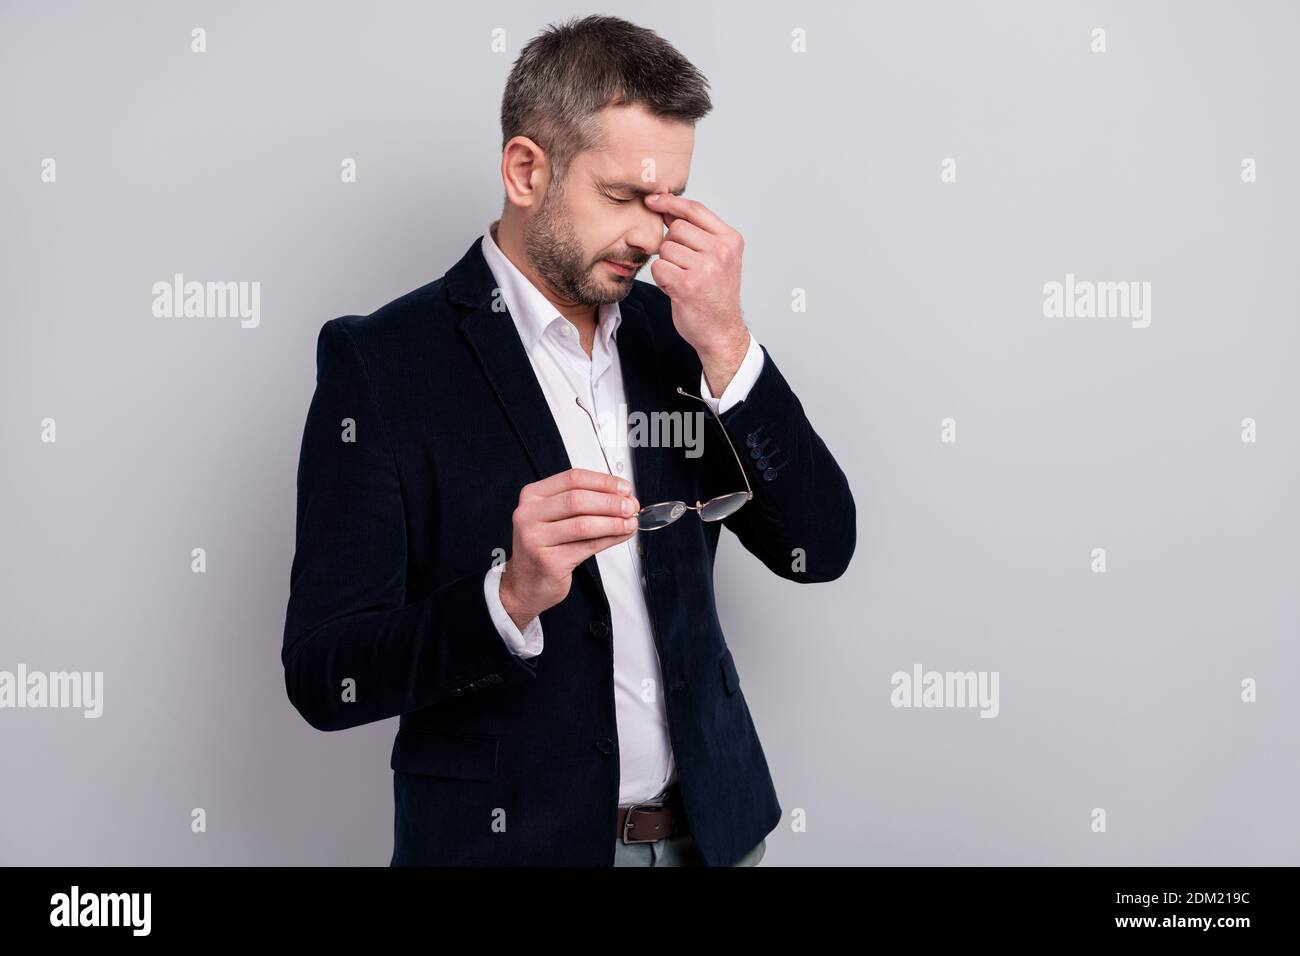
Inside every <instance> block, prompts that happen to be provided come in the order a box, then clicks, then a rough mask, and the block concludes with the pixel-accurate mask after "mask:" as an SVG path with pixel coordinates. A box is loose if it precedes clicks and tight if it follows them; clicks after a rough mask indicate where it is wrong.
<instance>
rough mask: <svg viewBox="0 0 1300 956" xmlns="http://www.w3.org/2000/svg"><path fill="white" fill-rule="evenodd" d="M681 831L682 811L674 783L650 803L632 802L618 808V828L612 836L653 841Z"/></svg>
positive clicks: (684, 829)
mask: <svg viewBox="0 0 1300 956" xmlns="http://www.w3.org/2000/svg"><path fill="white" fill-rule="evenodd" d="M684 833H686V813H685V810H684V809H683V808H682V797H681V790H680V789H679V788H678V786H677V784H676V783H674V784H673V785H672V786H671V787H669V788H668V792H667V793H665V794H664V795H663V796H662V797H660V798H659V799H658V800H656V801H655V802H653V803H634V804H632V805H631V806H630V807H619V808H618V828H617V829H616V830H615V832H614V836H615V837H616V838H617V839H620V840H622V841H623V842H624V843H653V842H654V841H655V840H662V839H663V838H664V837H669V836H681V835H682V834H684Z"/></svg>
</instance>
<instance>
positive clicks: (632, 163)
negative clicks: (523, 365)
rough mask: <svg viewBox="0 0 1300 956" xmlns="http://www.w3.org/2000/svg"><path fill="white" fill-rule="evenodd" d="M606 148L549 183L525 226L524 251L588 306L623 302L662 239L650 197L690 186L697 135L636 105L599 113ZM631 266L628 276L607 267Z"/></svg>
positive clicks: (550, 280)
mask: <svg viewBox="0 0 1300 956" xmlns="http://www.w3.org/2000/svg"><path fill="white" fill-rule="evenodd" d="M600 119H601V122H602V124H603V126H604V129H605V133H606V140H607V143H608V148H607V149H605V150H602V151H595V150H589V151H587V152H584V153H581V154H579V155H578V156H576V157H574V160H573V162H572V163H571V164H570V165H569V172H568V175H567V176H566V177H565V178H564V180H563V182H561V183H555V182H551V183H550V184H549V185H548V186H547V189H546V192H545V195H544V196H543V197H542V200H541V205H540V206H539V207H538V208H536V209H534V210H533V212H532V213H531V215H529V217H528V218H527V220H525V222H524V249H525V251H526V252H527V254H528V257H529V260H530V261H531V262H532V264H533V267H534V268H535V269H536V270H537V272H538V274H539V275H540V276H541V278H542V279H543V280H545V282H546V283H547V284H548V285H549V286H550V287H551V288H552V290H554V291H555V292H556V293H558V294H560V295H562V296H564V297H565V298H566V299H568V300H570V301H572V302H575V303H582V304H585V305H600V304H603V303H606V302H618V301H620V300H622V299H624V298H626V297H627V294H628V293H629V292H631V291H632V280H633V279H635V278H636V273H637V271H638V270H639V269H640V268H641V267H642V266H643V265H645V264H646V262H648V261H649V260H650V257H651V256H653V255H656V254H657V253H658V251H659V244H660V242H662V241H663V235H664V221H663V216H662V215H660V214H659V213H656V212H654V211H653V210H651V209H650V208H649V207H648V206H646V204H645V202H644V200H643V198H642V197H643V196H645V195H648V194H650V193H652V192H673V193H677V194H678V195H680V194H681V193H682V191H683V190H685V188H686V178H687V176H688V175H689V174H690V170H691V152H692V151H693V149H694V148H695V129H694V127H692V126H690V125H689V124H686V123H677V122H672V121H669V120H664V119H660V118H658V117H656V116H652V115H651V114H650V113H648V112H646V111H645V109H644V108H643V107H641V106H638V105H632V106H609V107H606V108H605V109H604V110H603V111H602V112H601V114H600ZM607 259H608V260H613V261H614V262H619V263H624V264H627V265H629V266H631V267H632V271H631V272H630V273H626V274H625V273H624V272H622V271H620V270H617V269H615V268H613V267H612V266H611V265H610V264H609V262H606V261H605V260H607Z"/></svg>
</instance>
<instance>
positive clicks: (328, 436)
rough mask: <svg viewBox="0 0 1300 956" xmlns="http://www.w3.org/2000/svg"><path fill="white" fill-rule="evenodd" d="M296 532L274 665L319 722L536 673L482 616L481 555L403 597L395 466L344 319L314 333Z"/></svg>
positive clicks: (445, 697)
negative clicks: (415, 595) (427, 588)
mask: <svg viewBox="0 0 1300 956" xmlns="http://www.w3.org/2000/svg"><path fill="white" fill-rule="evenodd" d="M295 539H296V541H295V544H296V550H295V553H294V558H293V566H292V569H291V571H290V582H289V602H288V609H287V612H286V615H285V627H284V644H283V648H282V650H281V663H282V664H283V666H284V679H285V687H286V689H287V691H288V695H289V700H290V702H291V703H292V704H293V706H294V707H295V708H296V709H297V710H298V712H299V713H300V714H302V716H303V717H304V718H305V719H306V721H307V722H308V723H309V724H311V725H312V726H313V727H315V728H317V729H318V730H342V729H344V728H347V727H355V726H357V725H359V724H365V723H370V722H372V721H376V720H383V719H385V718H388V717H395V716H398V715H401V714H404V713H407V712H408V711H413V710H418V709H420V708H423V707H428V706H430V705H432V704H437V703H440V702H444V701H455V700H457V699H458V698H461V697H464V696H466V695H471V694H481V693H502V692H505V689H506V688H510V687H516V686H519V685H521V684H526V683H527V682H529V681H532V680H536V678H537V675H536V665H535V664H534V663H532V662H530V661H529V660H526V659H524V658H521V657H518V656H516V655H514V654H512V653H511V652H510V650H509V648H508V647H507V646H506V644H505V643H504V642H503V641H502V639H501V635H500V633H499V632H498V630H497V628H496V625H495V624H494V623H493V620H492V617H491V614H490V612H489V609H488V606H487V602H486V600H485V599H484V594H483V576H484V574H485V573H486V572H487V570H488V568H489V562H487V561H485V562H484V564H483V566H482V567H480V568H478V569H477V570H474V571H472V572H470V573H467V574H465V575H463V576H460V577H457V578H455V579H453V580H450V581H448V582H446V583H444V584H442V585H441V586H440V587H437V588H435V589H434V590H433V591H432V592H430V593H429V594H427V595H425V596H424V597H421V598H420V599H419V600H414V601H410V602H408V600H407V593H406V562H407V552H406V515H405V509H404V506H403V503H402V487H401V482H400V479H399V474H398V469H397V463H396V460H395V458H394V455H393V449H392V447H391V445H390V443H389V439H388V436H387V435H386V434H385V431H384V422H383V420H382V418H381V416H380V412H379V408H378V407H377V405H376V404H375V401H374V396H373V394H372V392H371V389H370V385H369V380H368V379H367V376H366V371H365V367H364V364H363V362H362V358H361V353H360V352H359V350H358V349H357V346H356V344H355V342H354V340H353V338H352V336H351V335H350V334H349V332H348V330H347V328H346V327H345V325H344V324H343V320H342V319H333V320H331V321H329V322H326V323H325V324H324V326H323V327H322V328H321V331H320V335H319V337H318V339H317V343H316V390H315V393H314V394H313V396H312V400H311V405H310V407H309V409H308V411H307V422H306V426H305V427H304V430H303V437H302V448H301V452H300V455H299V460H298V506H297V518H296V534H295Z"/></svg>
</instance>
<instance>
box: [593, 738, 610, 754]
mask: <svg viewBox="0 0 1300 956" xmlns="http://www.w3.org/2000/svg"><path fill="white" fill-rule="evenodd" d="M596 749H597V750H599V751H600V752H601V753H603V754H612V753H613V752H614V739H613V738H612V737H597V738H596Z"/></svg>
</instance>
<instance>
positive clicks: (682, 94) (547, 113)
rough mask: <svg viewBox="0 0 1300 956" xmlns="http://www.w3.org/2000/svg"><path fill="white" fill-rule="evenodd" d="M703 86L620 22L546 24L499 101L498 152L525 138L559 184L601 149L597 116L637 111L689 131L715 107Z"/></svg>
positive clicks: (646, 34) (664, 45) (647, 37)
mask: <svg viewBox="0 0 1300 956" xmlns="http://www.w3.org/2000/svg"><path fill="white" fill-rule="evenodd" d="M708 86H709V81H708V80H707V79H706V78H705V77H704V74H702V73H701V72H700V71H699V70H697V69H696V68H695V67H694V66H693V65H692V64H691V62H690V61H689V60H687V59H686V58H685V57H684V56H682V55H681V54H680V53H678V52H677V50H676V49H675V48H674V47H673V45H672V44H671V43H669V42H668V41H667V40H665V39H664V38H663V37H661V36H659V34H657V33H655V32H654V31H653V30H649V29H646V28H645V27H639V26H637V25H636V24H633V23H629V22H628V21H627V20H622V19H619V18H618V17H606V16H588V17H583V18H582V19H580V20H579V19H576V18H575V19H571V20H569V21H567V22H565V23H562V24H560V25H559V26H556V25H555V24H551V25H550V26H548V27H547V28H546V29H545V30H543V31H542V32H541V33H539V34H538V35H537V36H535V37H533V38H532V39H531V40H529V41H528V43H527V44H526V45H525V46H524V48H523V49H522V50H520V51H519V58H518V59H517V60H515V63H514V66H513V67H512V68H511V70H510V76H509V77H508V78H507V80H506V89H505V95H504V96H503V97H502V99H501V148H502V149H505V145H506V143H508V142H510V140H511V139H513V138H514V137H516V136H527V137H528V138H529V139H531V140H533V142H535V143H537V145H538V146H540V147H541V148H542V149H543V150H545V151H546V155H547V158H548V159H549V160H550V163H551V168H552V181H553V182H556V183H562V182H563V181H564V178H565V177H566V176H567V175H568V170H569V165H570V163H571V162H572V161H573V159H574V157H575V156H577V155H578V154H579V153H581V152H584V151H586V150H589V149H602V148H604V146H605V140H604V131H603V130H602V129H601V128H600V126H599V123H598V122H597V120H596V118H595V114H596V113H598V112H599V111H600V110H602V109H604V108H605V107H606V106H609V105H623V104H631V103H636V104H640V105H641V106H643V107H644V108H645V109H646V110H647V111H649V112H650V113H652V114H653V115H655V116H659V117H663V118H665V119H672V120H677V121H679V122H683V123H689V124H691V125H692V126H693V125H695V123H696V122H697V121H698V120H700V119H701V118H703V117H704V116H705V115H706V114H707V113H708V112H709V111H710V110H711V109H713V104H712V102H711V101H710V100H709V93H708Z"/></svg>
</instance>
